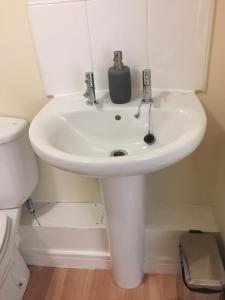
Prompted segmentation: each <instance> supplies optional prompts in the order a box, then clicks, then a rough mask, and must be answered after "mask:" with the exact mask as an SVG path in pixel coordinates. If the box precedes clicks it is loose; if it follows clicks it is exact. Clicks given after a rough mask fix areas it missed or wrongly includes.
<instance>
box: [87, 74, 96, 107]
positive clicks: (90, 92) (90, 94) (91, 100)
mask: <svg viewBox="0 0 225 300" xmlns="http://www.w3.org/2000/svg"><path fill="white" fill-rule="evenodd" d="M85 83H86V86H87V87H86V91H85V93H84V97H85V98H87V104H89V105H93V104H97V103H98V102H97V100H96V97H95V83H94V74H93V73H92V72H87V73H85Z"/></svg>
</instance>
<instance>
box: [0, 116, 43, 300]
mask: <svg viewBox="0 0 225 300" xmlns="http://www.w3.org/2000/svg"><path fill="white" fill-rule="evenodd" d="M37 181H38V171H37V165H36V160H35V156H34V153H33V151H32V148H31V145H30V142H29V138H28V123H27V121H25V120H23V119H17V118H8V117H0V183H1V188H0V300H21V299H22V297H23V294H24V292H25V290H26V286H27V283H28V280H29V275H30V273H29V269H28V268H27V266H26V264H25V262H24V259H23V258H22V256H21V254H20V252H19V250H18V239H17V231H18V227H19V223H20V216H21V206H22V205H23V203H24V202H25V201H26V200H27V199H28V198H29V197H30V195H31V193H32V192H33V190H34V188H35V186H36V184H37Z"/></svg>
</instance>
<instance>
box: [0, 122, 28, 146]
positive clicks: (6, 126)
mask: <svg viewBox="0 0 225 300" xmlns="http://www.w3.org/2000/svg"><path fill="white" fill-rule="evenodd" d="M26 128H28V122H27V121H26V120H23V119H18V118H9V117H1V116H0V145H1V144H5V143H8V142H10V141H13V140H15V139H17V138H18V137H20V136H21V135H23V134H24V131H25V129H26Z"/></svg>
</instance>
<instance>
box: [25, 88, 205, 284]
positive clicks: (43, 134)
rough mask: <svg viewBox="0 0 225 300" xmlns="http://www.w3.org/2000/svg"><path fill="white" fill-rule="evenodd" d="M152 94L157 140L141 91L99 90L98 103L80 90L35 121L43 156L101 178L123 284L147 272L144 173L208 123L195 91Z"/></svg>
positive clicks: (197, 137)
mask: <svg viewBox="0 0 225 300" xmlns="http://www.w3.org/2000/svg"><path fill="white" fill-rule="evenodd" d="M153 96H154V103H153V105H152V113H151V129H152V133H153V134H154V136H155V142H154V143H153V144H152V145H149V144H146V143H145V142H144V136H145V135H146V134H147V132H148V123H149V118H148V116H149V107H148V105H146V104H143V105H142V107H141V114H140V118H138V119H137V118H135V117H134V115H135V114H136V113H137V109H138V106H139V103H140V99H141V98H140V97H139V98H138V97H137V98H136V100H133V101H131V102H130V103H127V104H123V105H116V104H112V103H111V102H110V101H109V98H108V97H107V95H104V94H100V95H98V99H99V102H100V104H99V105H98V106H88V105H87V104H86V103H85V100H84V99H83V98H82V96H81V95H71V96H64V97H58V98H55V99H54V100H52V101H50V103H48V104H47V105H46V106H45V107H44V108H43V109H42V110H41V111H40V112H39V113H38V114H37V116H36V117H35V118H34V120H33V121H32V123H31V126H30V140H31V143H32V146H33V148H34V150H35V152H36V153H37V154H38V155H39V156H40V157H41V158H42V159H43V160H45V161H47V162H48V163H50V164H52V165H54V166H56V167H58V168H61V169H64V170H67V171H71V172H74V173H78V174H83V175H88V176H95V177H98V178H99V182H100V187H101V190H102V195H103V199H104V204H105V209H106V214H107V227H108V233H109V240H110V250H111V257H112V269H113V274H114V279H115V281H116V283H117V284H118V285H119V286H121V287H124V288H134V287H136V286H137V285H139V284H140V282H141V281H142V279H143V272H144V271H143V270H144V245H145V222H144V219H145V217H144V215H145V214H144V211H145V200H146V176H145V174H146V173H149V172H154V171H156V170H159V169H162V168H165V167H166V166H169V165H171V164H174V163H175V162H177V161H179V160H181V159H182V158H184V157H186V156H187V155H189V154H190V153H191V152H193V151H194V150H195V149H196V148H197V146H198V145H199V144H200V142H201V140H202V138H203V136H204V133H205V129H206V116H205V112H204V110H203V108H202V106H201V104H200V102H199V100H198V98H197V97H196V95H195V94H194V93H192V92H166V91H158V92H155V93H154V94H153ZM122 154H123V155H122ZM114 155H119V156H114ZM162 188H163V187H162Z"/></svg>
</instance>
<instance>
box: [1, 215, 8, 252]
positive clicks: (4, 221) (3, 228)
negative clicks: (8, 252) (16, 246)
mask: <svg viewBox="0 0 225 300" xmlns="http://www.w3.org/2000/svg"><path fill="white" fill-rule="evenodd" d="M7 225H8V222H7V216H6V215H5V214H4V213H3V212H0V254H1V251H2V249H3V246H4V242H5V237H6V233H7Z"/></svg>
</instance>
